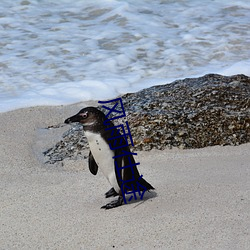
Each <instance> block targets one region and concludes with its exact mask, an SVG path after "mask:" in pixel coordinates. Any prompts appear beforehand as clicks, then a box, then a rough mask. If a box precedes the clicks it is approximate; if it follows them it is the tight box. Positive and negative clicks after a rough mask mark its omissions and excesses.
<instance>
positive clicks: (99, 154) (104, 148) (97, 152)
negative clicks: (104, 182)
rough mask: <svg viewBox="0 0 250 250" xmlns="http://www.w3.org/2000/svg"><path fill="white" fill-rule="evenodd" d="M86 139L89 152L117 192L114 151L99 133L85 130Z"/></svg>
mask: <svg viewBox="0 0 250 250" xmlns="http://www.w3.org/2000/svg"><path fill="white" fill-rule="evenodd" d="M85 135H86V137H87V139H88V143H89V147H90V150H91V153H92V155H93V157H94V159H95V162H96V164H97V165H98V167H99V168H100V169H101V171H102V172H103V174H104V176H105V177H106V178H107V179H108V181H109V183H110V184H111V185H112V186H113V187H114V189H115V190H116V192H119V189H120V188H119V185H118V183H117V180H116V174H115V164H114V159H113V156H114V155H115V154H114V151H113V150H111V149H110V147H109V145H108V143H107V142H106V141H105V140H104V139H103V138H102V136H101V135H100V134H96V133H92V132H88V131H86V132H85Z"/></svg>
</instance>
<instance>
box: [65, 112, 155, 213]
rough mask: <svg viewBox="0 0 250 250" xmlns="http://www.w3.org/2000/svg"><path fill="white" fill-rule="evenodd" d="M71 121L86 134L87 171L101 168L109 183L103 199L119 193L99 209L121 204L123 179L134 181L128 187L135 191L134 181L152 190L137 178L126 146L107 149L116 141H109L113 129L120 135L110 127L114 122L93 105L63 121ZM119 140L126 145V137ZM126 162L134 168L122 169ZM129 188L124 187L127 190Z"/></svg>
mask: <svg viewBox="0 0 250 250" xmlns="http://www.w3.org/2000/svg"><path fill="white" fill-rule="evenodd" d="M105 121H106V122H105ZM73 122H79V123H81V124H82V126H83V130H84V132H85V136H86V137H87V140H88V143H89V147H90V152H89V170H90V172H91V173H92V174H93V175H96V174H97V171H98V168H100V169H101V171H102V172H103V174H104V176H105V177H106V178H107V180H108V181H109V183H110V184H111V186H112V188H111V189H110V190H109V191H108V192H107V193H105V195H106V198H107V197H111V196H116V195H119V197H118V200H115V201H112V202H110V203H108V204H106V205H104V206H102V207H101V208H105V209H110V208H114V207H118V206H121V205H122V204H123V202H124V200H123V195H122V190H121V188H122V186H123V191H125V188H124V185H122V181H123V182H126V181H128V180H133V181H129V186H130V187H131V189H132V188H134V190H135V189H138V187H137V184H136V182H137V183H139V184H140V185H142V186H143V187H144V188H145V189H146V190H150V189H154V188H153V187H152V186H151V185H150V184H149V183H148V182H147V181H146V180H144V179H143V178H142V177H140V174H139V172H138V169H137V167H136V163H135V160H134V157H133V154H132V153H131V152H130V149H129V146H124V147H122V148H118V149H114V150H111V149H110V146H109V145H110V143H113V145H114V144H115V141H113V142H112V140H110V138H112V137H114V136H113V134H114V129H115V135H116V136H120V135H121V134H120V132H119V131H118V130H117V129H116V128H112V127H114V124H113V123H112V122H111V121H108V122H107V118H106V117H105V114H104V113H103V112H101V111H100V110H98V109H97V108H94V107H87V108H84V109H82V110H80V111H79V113H77V114H76V115H74V116H72V117H69V118H68V119H66V120H65V123H67V124H69V123H73ZM104 122H105V123H104ZM108 128H112V129H108ZM107 129H108V130H107ZM121 140H122V141H120V142H122V143H121V145H125V144H126V143H125V139H124V138H123V137H121ZM116 156H117V157H116ZM118 156H119V157H118ZM113 157H115V158H113ZM128 165H133V167H129V168H128V167H127V168H123V169H122V167H124V166H128ZM118 169H119V170H118ZM133 177H134V178H133ZM131 189H129V188H128V187H127V189H126V191H129V190H131ZM140 190H141V191H142V190H144V189H143V188H142V187H141V188H140Z"/></svg>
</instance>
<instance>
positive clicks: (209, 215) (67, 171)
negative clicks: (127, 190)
mask: <svg viewBox="0 0 250 250" xmlns="http://www.w3.org/2000/svg"><path fill="white" fill-rule="evenodd" d="M88 105H89V103H79V104H75V105H69V106H58V107H35V108H26V109H19V110H15V111H11V112H7V113H0V127H1V133H0V138H1V144H0V147H1V150H0V188H1V193H0V249H8V250H12V249H19V250H20V249H249V246H250V232H249V229H250V154H249V152H250V144H249V143H248V144H243V145H240V146H225V147H222V146H215V147H209V148H203V149H195V150H180V149H172V150H170V149H169V150H164V151H158V150H152V151H150V152H142V151H141V152H137V153H138V155H137V157H136V160H137V162H140V165H139V167H138V168H139V171H140V173H141V174H143V176H144V177H145V179H146V180H147V181H149V182H150V183H151V184H152V185H153V186H154V187H155V191H152V192H150V193H147V194H145V195H144V200H143V201H141V200H139V201H135V202H130V203H128V204H127V205H123V206H121V207H118V208H115V209H111V210H103V209H100V207H101V206H102V205H105V204H106V203H108V201H109V200H111V199H114V198H109V199H108V201H107V199H105V197H104V193H105V192H106V191H108V190H109V189H110V186H109V184H108V182H107V180H106V179H105V177H104V176H103V175H102V173H101V172H99V173H98V174H97V175H96V176H93V175H92V174H91V173H90V172H89V170H88V165H87V159H85V160H81V161H80V160H79V161H72V160H65V161H64V163H63V164H58V165H52V164H51V165H48V164H46V165H45V164H43V162H42V160H43V159H42V152H43V151H44V150H46V149H47V148H48V147H51V146H53V145H54V144H55V143H56V142H57V141H58V140H60V137H61V136H62V134H63V132H64V131H66V130H67V129H68V127H66V126H65V127H62V128H59V129H52V130H46V129H44V128H46V127H48V126H50V125H54V124H58V123H61V122H63V121H64V120H65V118H67V117H69V116H71V115H73V114H75V113H76V112H78V111H79V109H80V108H82V107H84V106H88Z"/></svg>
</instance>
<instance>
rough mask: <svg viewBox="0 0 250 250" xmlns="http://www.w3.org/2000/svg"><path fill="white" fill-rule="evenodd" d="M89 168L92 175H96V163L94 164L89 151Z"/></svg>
mask: <svg viewBox="0 0 250 250" xmlns="http://www.w3.org/2000/svg"><path fill="white" fill-rule="evenodd" d="M89 170H90V172H91V174H93V175H96V174H97V171H98V165H97V164H96V162H95V159H94V157H93V155H92V153H91V151H89Z"/></svg>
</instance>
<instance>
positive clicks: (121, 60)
mask: <svg viewBox="0 0 250 250" xmlns="http://www.w3.org/2000/svg"><path fill="white" fill-rule="evenodd" d="M25 3H26V4H25ZM249 11H250V2H249V3H248V2H246V1H243V0H242V1H233V0H229V1H228V0H220V1H219V0H215V1H210V0H204V1H198V0H190V1H181V0H179V1H178V0H177V1H163V0H161V1H160V0H156V1H146V0H144V1H133V0H127V1H116V0H102V1H101V0H97V1H90V0H88V1H87V0H76V1H73V2H72V1H70V0H64V1H51V0H42V1H19V2H18V1H8V0H2V1H1V6H0V13H1V15H0V36H1V41H0V45H1V47H0V73H1V79H0V98H1V99H0V112H4V111H8V110H13V109H16V108H20V107H29V106H35V105H60V104H69V103H74V102H79V101H84V100H91V99H93V100H103V99H111V98H113V97H116V96H117V95H119V94H124V93H126V92H135V91H138V90H140V89H142V88H146V87H150V86H153V85H158V84H164V83H168V82H171V81H173V80H175V79H180V78H185V77H194V76H201V75H204V74H206V73H220V74H224V75H233V74H246V75H249V76H250V70H249V69H250V67H249V66H250V50H249V42H250V41H249V40H250V39H249V37H250V29H249Z"/></svg>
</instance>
